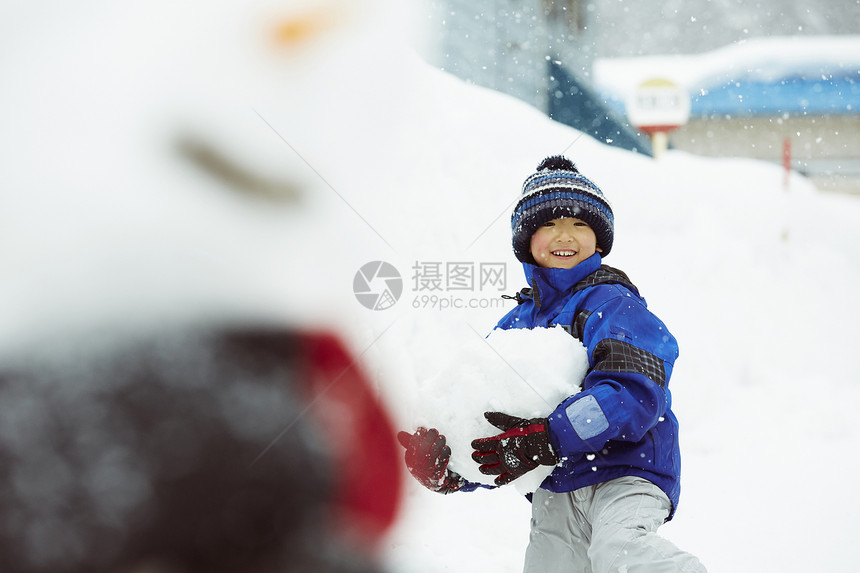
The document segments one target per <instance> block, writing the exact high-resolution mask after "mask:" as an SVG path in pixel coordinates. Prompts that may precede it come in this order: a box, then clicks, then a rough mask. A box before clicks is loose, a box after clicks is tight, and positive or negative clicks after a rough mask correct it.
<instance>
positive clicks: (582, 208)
mask: <svg viewBox="0 0 860 573" xmlns="http://www.w3.org/2000/svg"><path fill="white" fill-rule="evenodd" d="M562 217H576V218H577V219H581V220H583V221H585V222H586V223H588V225H589V226H590V227H591V229H592V230H593V231H594V234H595V235H596V236H597V246H598V247H600V248H601V249H602V253H601V254H602V255H603V256H604V257H605V256H606V255H608V254H609V251H610V250H611V249H612V238H613V235H614V224H615V217H614V216H613V214H612V207H611V206H610V205H609V202H608V201H607V200H606V198H605V197H604V196H603V192H602V191H601V190H600V189H599V188H598V187H597V185H595V184H594V183H592V182H591V181H589V180H588V178H586V177H585V176H584V175H583V174H582V173H580V172H579V170H578V169H577V168H576V166H575V165H574V164H573V162H571V161H570V160H569V159H567V158H566V157H562V156H561V155H555V156H553V157H547V158H546V159H544V160H543V161H541V163H540V165H538V167H537V171H536V172H535V173H534V174H533V175H531V176H529V178H528V179H526V180H525V183H523V196H522V197H521V198H520V200H519V202H518V203H517V206H516V207H515V208H514V212H513V213H512V214H511V230H512V232H513V240H512V243H513V247H514V254H515V255H516V257H517V259H519V260H520V261H522V262H524V263H532V264H534V258H533V257H532V255H531V251H530V244H531V237H532V234H534V232H535V231H536V230H537V229H538V227H540V226H541V225H543V224H544V223H546V222H547V221H552V220H553V219H560V218H562Z"/></svg>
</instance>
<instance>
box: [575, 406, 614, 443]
mask: <svg viewBox="0 0 860 573" xmlns="http://www.w3.org/2000/svg"><path fill="white" fill-rule="evenodd" d="M564 412H565V414H567V419H568V420H570V425H571V426H573V430H574V431H575V432H576V435H577V436H579V439H580V440H589V439H591V438H593V437H594V436H596V435H598V434H600V433H601V432H604V431H606V429H607V428H609V420H607V419H606V416H605V415H604V414H603V410H602V409H601V408H600V404H598V403H597V400H596V399H595V398H594V396H585V397H584V398H580V399H579V400H576V401H574V402H573V404H571V405H570V406H568V407H567V408H565V410H564Z"/></svg>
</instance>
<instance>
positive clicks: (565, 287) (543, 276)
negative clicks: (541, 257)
mask: <svg viewBox="0 0 860 573" xmlns="http://www.w3.org/2000/svg"><path fill="white" fill-rule="evenodd" d="M601 261H602V259H601V256H600V253H594V254H593V255H591V256H590V257H588V258H587V259H585V260H584V261H582V262H581V263H579V264H578V265H576V266H575V267H573V268H572V269H554V268H544V267H538V266H536V265H532V264H529V263H523V270H524V271H525V275H526V280H527V281H528V283H529V286H530V287H531V289H532V292H531V296H532V298H533V299H534V303H535V306H536V307H538V308H540V307H542V306H547V305H549V306H551V305H552V304H553V303H555V302H556V301H557V300H558V299H559V298H560V297H562V296H564V294H565V293H567V292H568V291H570V290H571V289H572V288H573V287H574V286H576V284H577V283H578V282H580V281H581V280H582V279H584V278H585V277H587V276H588V275H590V274H591V273H593V272H594V271H596V270H597V269H599V268H600V264H601Z"/></svg>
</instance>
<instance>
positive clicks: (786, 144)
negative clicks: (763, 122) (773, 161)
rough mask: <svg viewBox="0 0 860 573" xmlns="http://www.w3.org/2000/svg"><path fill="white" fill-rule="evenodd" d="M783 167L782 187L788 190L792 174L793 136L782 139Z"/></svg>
mask: <svg viewBox="0 0 860 573" xmlns="http://www.w3.org/2000/svg"><path fill="white" fill-rule="evenodd" d="M782 168H783V170H784V175H783V179H782V187H783V189H785V190H786V191H788V182H789V176H790V175H791V138H790V137H786V138H785V139H783V140H782Z"/></svg>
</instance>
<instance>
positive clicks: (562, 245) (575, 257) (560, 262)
mask: <svg viewBox="0 0 860 573" xmlns="http://www.w3.org/2000/svg"><path fill="white" fill-rule="evenodd" d="M530 250H531V253H532V256H533V257H534V259H535V262H537V264H538V266H541V267H548V268H556V269H572V268H573V267H575V266H576V265H578V264H579V263H581V262H582V261H584V260H585V259H587V258H588V257H590V256H591V255H593V254H594V253H596V252H597V253H599V252H602V249H601V248H600V247H598V246H597V236H596V235H595V234H594V231H593V230H592V229H591V227H589V226H588V223H586V222H585V221H582V220H581V219H576V218H574V217H564V218H562V219H553V220H552V221H548V222H546V223H544V224H543V225H541V226H540V227H538V228H537V231H535V232H534V234H533V235H532V239H531V246H530Z"/></svg>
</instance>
